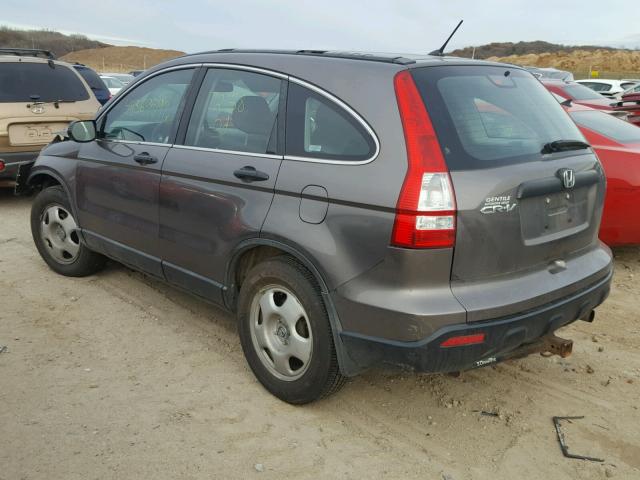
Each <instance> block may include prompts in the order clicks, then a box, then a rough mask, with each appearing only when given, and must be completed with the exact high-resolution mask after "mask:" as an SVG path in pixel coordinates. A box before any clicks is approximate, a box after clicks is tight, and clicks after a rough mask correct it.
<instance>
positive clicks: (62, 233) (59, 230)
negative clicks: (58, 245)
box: [56, 225, 67, 241]
mask: <svg viewBox="0 0 640 480" xmlns="http://www.w3.org/2000/svg"><path fill="white" fill-rule="evenodd" d="M56 235H57V236H58V238H59V239H60V240H61V241H64V239H65V238H67V234H66V233H65V231H64V228H62V225H57V226H56Z"/></svg>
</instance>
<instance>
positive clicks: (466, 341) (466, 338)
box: [440, 333, 485, 347]
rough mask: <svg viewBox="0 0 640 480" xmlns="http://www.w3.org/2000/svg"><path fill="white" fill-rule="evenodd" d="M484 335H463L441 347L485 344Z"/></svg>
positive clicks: (449, 339)
mask: <svg viewBox="0 0 640 480" xmlns="http://www.w3.org/2000/svg"><path fill="white" fill-rule="evenodd" d="M484 337H485V335H484V333H475V334H473V335H461V336H459V337H451V338H448V339H447V340H445V341H444V342H442V343H441V344H440V346H441V347H462V346H464V345H476V344H478V343H484Z"/></svg>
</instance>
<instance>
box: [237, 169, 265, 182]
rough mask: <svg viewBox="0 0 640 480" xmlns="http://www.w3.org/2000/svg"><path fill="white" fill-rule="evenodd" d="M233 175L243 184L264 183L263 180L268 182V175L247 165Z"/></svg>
mask: <svg viewBox="0 0 640 480" xmlns="http://www.w3.org/2000/svg"><path fill="white" fill-rule="evenodd" d="M233 174H234V175H235V176H236V177H237V178H239V179H240V180H242V181H243V182H264V181H265V180H269V175H268V174H266V173H264V172H261V171H259V170H256V169H255V167H251V166H248V165H247V166H246V167H242V168H241V169H239V170H236V171H235V172H233Z"/></svg>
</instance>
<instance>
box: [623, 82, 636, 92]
mask: <svg viewBox="0 0 640 480" xmlns="http://www.w3.org/2000/svg"><path fill="white" fill-rule="evenodd" d="M635 84H636V83H635V82H626V83H621V84H620V88H622V89H624V90H627V89H628V88H631V87H633V86H634V85H635Z"/></svg>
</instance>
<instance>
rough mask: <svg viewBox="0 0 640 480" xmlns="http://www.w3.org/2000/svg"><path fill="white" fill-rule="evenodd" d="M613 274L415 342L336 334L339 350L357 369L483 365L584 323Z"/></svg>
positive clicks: (450, 368) (442, 368) (430, 369)
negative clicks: (462, 341) (451, 343)
mask: <svg viewBox="0 0 640 480" xmlns="http://www.w3.org/2000/svg"><path fill="white" fill-rule="evenodd" d="M612 276H613V271H610V272H609V274H608V275H607V276H606V277H605V278H604V279H601V280H599V281H598V282H596V283H594V284H592V285H590V286H588V287H586V288H584V289H583V290H581V291H579V292H576V293H574V294H572V295H570V296H568V297H565V298H563V299H561V300H558V301H555V302H552V303H549V304H547V305H544V306H542V307H539V308H536V309H534V310H530V311H527V312H523V313H520V314H517V315H514V316H510V317H507V318H500V319H494V320H489V321H482V322H473V323H461V324H455V325H448V326H445V327H442V328H440V329H438V330H436V331H435V332H434V333H433V334H432V335H430V336H429V337H427V338H425V339H423V340H419V341H415V342H399V341H393V340H387V339H383V338H377V337H367V336H365V335H361V334H357V333H350V332H341V334H340V337H341V341H342V346H343V347H344V348H345V351H346V354H347V355H348V357H349V359H350V360H351V361H352V362H353V364H354V365H355V366H357V370H365V369H367V368H369V367H371V366H374V365H380V364H391V365H397V366H401V367H405V368H410V369H412V370H416V371H419V372H432V373H437V372H439V373H445V372H456V371H461V370H468V369H472V368H477V367H481V366H485V365H489V364H492V363H495V362H498V361H500V360H501V359H504V358H507V357H509V354H510V353H512V352H514V351H516V350H518V349H520V347H523V346H526V345H528V344H532V343H534V342H536V341H537V340H538V339H540V338H541V337H543V336H545V335H548V334H551V333H553V332H554V331H556V330H557V329H558V328H560V327H562V326H565V325H568V324H570V323H572V322H574V321H576V320H578V319H580V318H583V319H586V318H588V317H589V314H590V313H591V312H592V311H593V309H594V308H596V307H597V306H598V305H600V304H601V303H602V302H603V301H604V300H605V299H606V298H607V296H608V295H609V290H610V286H611V278H612ZM481 333H484V335H485V341H484V342H483V343H480V344H475V345H465V346H459V347H442V346H441V344H442V343H443V342H444V341H446V340H447V339H449V338H451V337H457V336H461V335H475V334H481Z"/></svg>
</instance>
